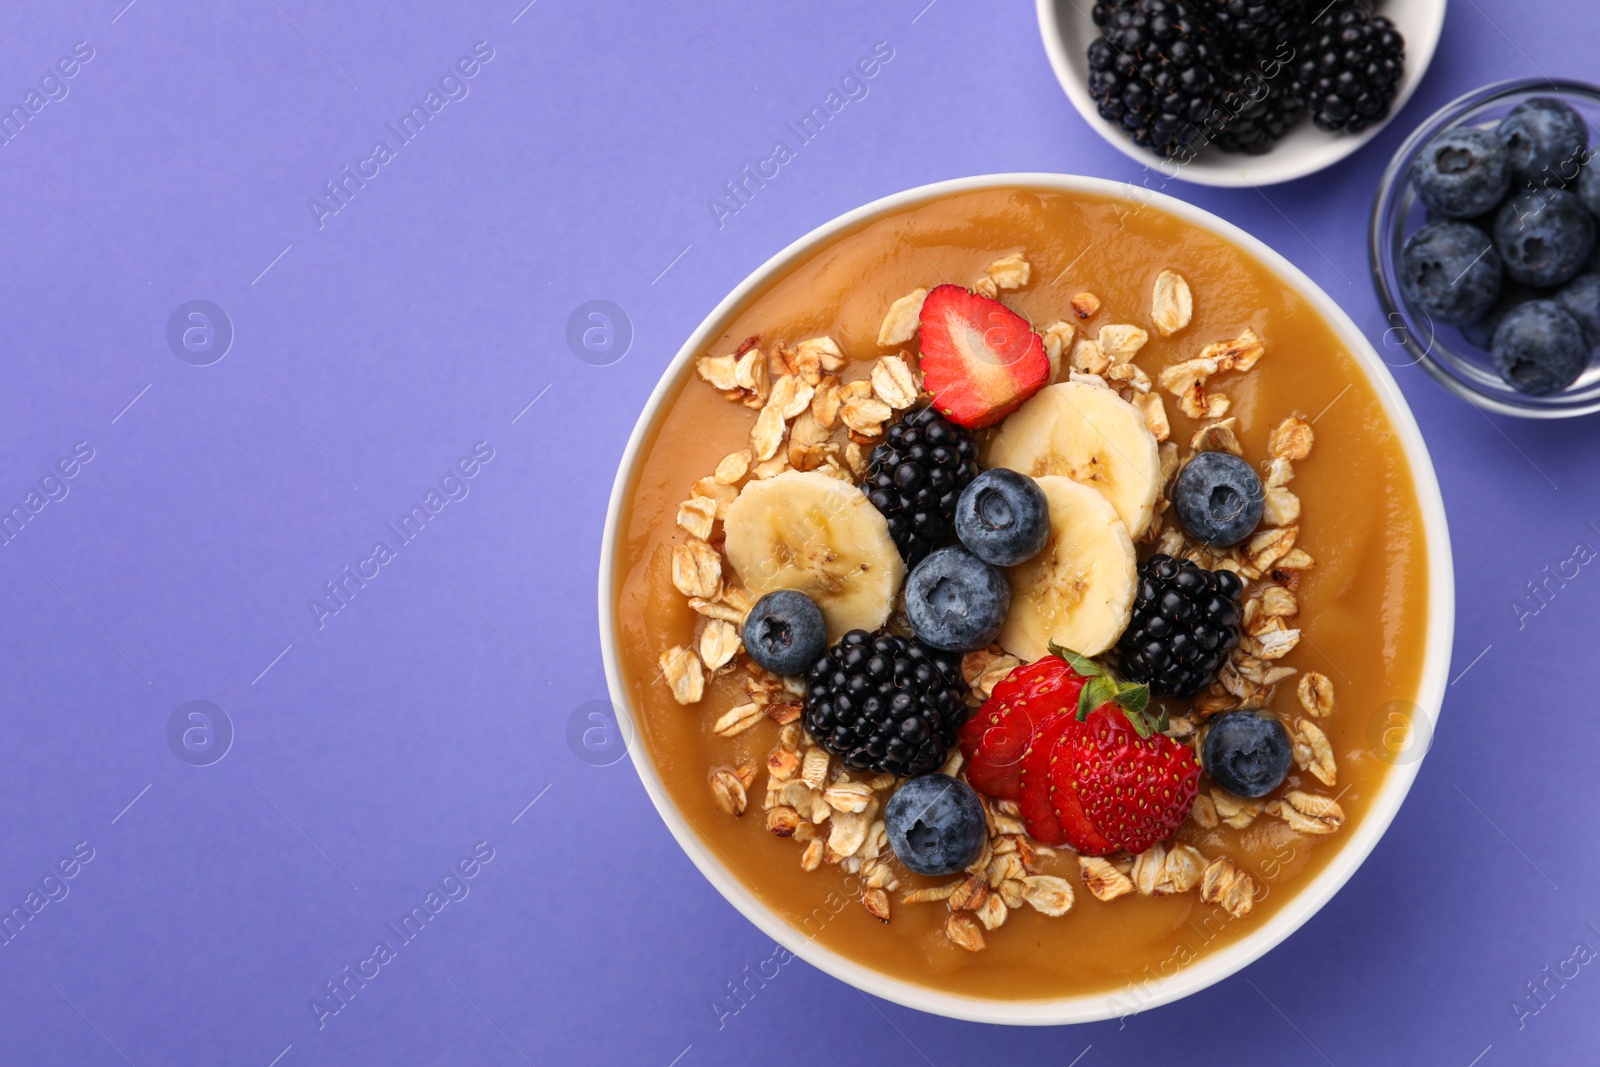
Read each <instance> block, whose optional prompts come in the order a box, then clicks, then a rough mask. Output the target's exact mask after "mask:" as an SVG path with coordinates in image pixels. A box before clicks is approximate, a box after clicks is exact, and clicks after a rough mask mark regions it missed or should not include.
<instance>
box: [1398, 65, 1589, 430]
mask: <svg viewBox="0 0 1600 1067" xmlns="http://www.w3.org/2000/svg"><path fill="white" fill-rule="evenodd" d="M1538 96H1546V97H1555V98H1557V99H1559V100H1562V101H1564V102H1566V103H1567V104H1570V105H1571V106H1572V107H1573V108H1574V109H1576V110H1577V112H1578V114H1580V115H1582V116H1583V118H1584V120H1585V121H1586V122H1588V124H1589V130H1590V137H1591V150H1594V149H1596V148H1600V88H1596V87H1595V86H1592V85H1586V84H1584V83H1582V82H1574V81H1561V80H1555V81H1551V80H1548V79H1544V78H1529V79H1526V80H1516V81H1504V82H1497V83H1495V84H1494V85H1486V86H1484V87H1483V88H1482V89H1477V90H1474V91H1473V92H1470V93H1468V94H1467V95H1465V96H1463V97H1460V98H1458V99H1456V100H1453V101H1451V102H1450V103H1449V104H1446V105H1445V106H1444V107H1442V108H1440V109H1439V110H1438V111H1437V112H1435V113H1434V114H1433V116H1432V117H1430V118H1429V119H1428V120H1427V121H1426V122H1424V123H1423V124H1422V125H1421V126H1419V127H1417V129H1416V130H1415V131H1413V132H1412V134H1411V136H1410V137H1408V138H1407V139H1406V142H1405V144H1403V145H1401V146H1400V150H1399V151H1398V152H1396V153H1395V155H1394V159H1392V160H1391V161H1390V163H1389V167H1388V169H1387V170H1386V171H1384V174H1383V179H1382V181H1381V182H1380V183H1379V186H1378V196H1377V200H1376V201H1375V202H1374V203H1373V205H1372V224H1371V233H1370V235H1369V251H1370V253H1371V258H1372V282H1373V285H1374V286H1376V287H1377V290H1378V302H1379V303H1380V304H1381V305H1382V311H1383V322H1382V324H1381V332H1382V334H1383V337H1382V340H1381V343H1380V344H1379V349H1380V351H1381V352H1382V353H1383V356H1384V362H1386V363H1388V364H1389V365H1390V366H1391V367H1397V366H1408V365H1410V364H1421V366H1422V369H1423V370H1425V371H1427V372H1428V373H1429V374H1431V375H1433V376H1434V377H1435V378H1437V379H1438V380H1439V381H1440V382H1442V383H1443V384H1444V385H1445V386H1446V387H1447V388H1449V389H1450V390H1451V391H1453V392H1455V393H1456V394H1457V395H1459V396H1462V397H1465V398H1466V399H1468V400H1470V401H1472V402H1473V403H1474V404H1476V405H1478V406H1479V407H1481V408H1485V409H1487V410H1489V411H1498V412H1500V413H1502V414H1505V415H1517V416H1521V417H1522V418H1530V419H1559V418H1566V417H1568V416H1572V415H1587V414H1589V413H1591V412H1594V411H1600V359H1597V358H1596V357H1595V355H1594V354H1593V353H1591V355H1590V360H1589V365H1588V367H1586V368H1585V369H1584V372H1583V374H1581V375H1580V376H1579V377H1578V380H1577V381H1576V382H1574V383H1572V385H1571V386H1569V387H1568V388H1567V389H1565V390H1563V391H1562V392H1560V393H1556V394H1554V395H1552V396H1530V395H1529V394H1527V393H1520V392H1518V391H1517V390H1515V389H1513V388H1512V387H1511V386H1509V385H1507V384H1506V383H1505V381H1504V380H1502V379H1501V377H1500V375H1499V374H1498V373H1496V372H1495V369H1494V359H1493V357H1492V356H1490V354H1489V353H1488V352H1486V351H1484V350H1483V349H1480V348H1478V347H1476V346H1474V345H1473V344H1471V343H1470V342H1469V341H1468V340H1467V339H1466V338H1465V337H1463V336H1462V335H1461V332H1460V331H1459V330H1457V329H1456V328H1455V327H1454V326H1448V325H1445V324H1444V323H1434V322H1433V320H1432V319H1431V318H1430V317H1429V316H1428V314H1427V313H1426V312H1424V311H1422V310H1421V309H1420V308H1415V307H1412V306H1411V305H1410V304H1409V303H1408V302H1407V301H1406V299H1405V296H1404V295H1403V294H1402V293H1401V291H1400V282H1399V275H1398V271H1397V268H1398V266H1399V261H1400V249H1401V246H1402V245H1403V244H1404V243H1405V239H1406V238H1407V237H1409V236H1410V235H1411V233H1412V232H1414V231H1415V230H1417V229H1419V228H1420V227H1421V226H1422V225H1423V224H1424V223H1425V222H1426V221H1427V208H1426V207H1425V206H1424V205H1423V203H1422V201H1421V200H1420V199H1418V197H1417V194H1416V190H1415V189H1414V188H1413V187H1412V184H1411V168H1412V164H1413V163H1414V162H1415V161H1416V158H1417V156H1418V155H1419V154H1420V153H1421V151H1422V148H1423V147H1424V146H1425V145H1426V144H1427V143H1428V142H1429V141H1431V140H1433V138H1434V137H1436V136H1437V135H1438V134H1440V133H1442V132H1443V131H1445V130H1447V129H1452V128H1454V127H1457V126H1479V127H1484V128H1488V129H1493V128H1494V126H1496V125H1497V124H1498V123H1499V122H1500V120H1501V119H1503V118H1504V117H1505V116H1506V114H1507V113H1508V112H1509V111H1510V110H1511V109H1512V108H1514V107H1516V106H1517V105H1518V104H1520V103H1522V102H1523V101H1524V100H1530V99H1532V98H1534V97H1538Z"/></svg>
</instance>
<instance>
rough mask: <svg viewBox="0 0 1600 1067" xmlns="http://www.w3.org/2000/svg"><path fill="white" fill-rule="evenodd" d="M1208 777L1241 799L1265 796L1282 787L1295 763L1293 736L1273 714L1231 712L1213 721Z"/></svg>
mask: <svg viewBox="0 0 1600 1067" xmlns="http://www.w3.org/2000/svg"><path fill="white" fill-rule="evenodd" d="M1204 754H1205V767H1206V774H1208V775H1210V776H1211V780H1212V781H1213V782H1216V783H1217V784H1218V785H1220V786H1221V787H1222V788H1224V789H1226V790H1227V791H1228V792H1230V793H1232V794H1233V795H1234V796H1239V797H1264V796H1266V795H1267V794H1268V793H1270V792H1272V791H1273V790H1274V789H1276V788H1278V786H1279V785H1280V784H1282V782H1283V779H1284V777H1285V776H1286V775H1287V774H1288V773H1289V767H1290V765H1291V764H1292V763H1293V762H1294V753H1293V751H1292V749H1291V746H1290V744H1289V734H1288V732H1287V731H1286V730H1284V728H1283V723H1281V722H1279V721H1278V719H1277V716H1275V715H1273V714H1272V713H1271V712H1270V711H1260V712H1256V711H1230V712H1228V713H1227V714H1226V715H1218V716H1217V717H1216V718H1215V719H1213V720H1211V728H1210V730H1209V731H1208V732H1207V733H1206V743H1205V753H1204Z"/></svg>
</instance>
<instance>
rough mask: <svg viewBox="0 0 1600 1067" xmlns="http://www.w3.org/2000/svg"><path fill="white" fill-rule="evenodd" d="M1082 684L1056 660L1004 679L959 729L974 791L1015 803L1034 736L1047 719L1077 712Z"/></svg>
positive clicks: (1046, 660)
mask: <svg viewBox="0 0 1600 1067" xmlns="http://www.w3.org/2000/svg"><path fill="white" fill-rule="evenodd" d="M1084 681H1085V679H1084V678H1083V676H1082V675H1080V674H1077V673H1076V672H1075V671H1073V669H1072V668H1071V667H1070V666H1068V665H1067V663H1066V662H1065V661H1064V660H1061V659H1059V658H1057V657H1055V656H1046V657H1045V658H1043V659H1041V660H1039V661H1038V662H1036V663H1029V664H1026V665H1024V666H1021V667H1018V668H1017V669H1016V670H1014V671H1012V672H1011V673H1010V674H1008V675H1006V677H1005V678H1004V679H1003V680H1002V681H1001V682H1000V683H999V684H998V685H996V686H995V687H994V691H993V692H992V693H990V694H989V699H988V700H986V701H985V702H984V704H983V707H981V708H979V709H978V711H976V712H975V713H974V714H973V716H972V717H971V718H970V719H968V720H967V723H966V725H965V726H963V727H962V728H961V751H962V753H963V754H965V755H966V757H967V781H969V782H971V783H972V785H973V788H975V789H977V790H978V791H979V792H981V793H983V794H985V795H986V796H991V797H995V798H996V799H999V800H1016V799H1017V798H1018V797H1019V796H1020V794H1021V774H1022V759H1023V756H1024V755H1025V754H1026V753H1027V752H1028V748H1029V746H1030V745H1031V744H1032V743H1033V737H1034V733H1035V732H1036V731H1037V730H1038V729H1039V727H1040V726H1042V725H1043V724H1044V723H1045V722H1046V721H1048V720H1050V719H1052V718H1055V717H1070V716H1071V715H1073V714H1075V713H1076V712H1077V710H1078V696H1079V694H1080V693H1081V692H1082V691H1083V685H1084Z"/></svg>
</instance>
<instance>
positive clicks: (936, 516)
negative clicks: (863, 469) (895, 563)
mask: <svg viewBox="0 0 1600 1067" xmlns="http://www.w3.org/2000/svg"><path fill="white" fill-rule="evenodd" d="M977 476H978V446H977V445H976V444H975V443H974V442H973V440H972V435H971V434H970V433H968V432H967V431H966V430H963V429H962V428H961V427H959V426H956V425H955V424H954V423H952V422H950V421H949V420H948V419H946V418H945V417H944V416H943V415H940V414H939V413H938V412H937V411H935V410H934V409H933V408H921V409H920V410H917V411H913V412H912V413H911V414H909V415H907V416H906V417H905V418H903V419H901V420H900V421H899V422H897V423H895V424H894V425H893V426H890V427H889V432H888V434H887V435H886V436H885V438H884V441H883V444H881V445H879V446H878V447H877V448H874V449H873V450H872V454H871V455H870V456H868V457H867V480H866V484H865V485H864V486H863V487H862V488H864V489H865V490H866V492H867V499H868V500H870V501H872V506H873V507H875V508H877V509H878V510H879V511H880V512H882V513H883V517H884V519H885V520H887V522H888V526H889V536H890V537H891V538H892V539H893V540H894V543H895V547H897V548H899V549H900V555H901V556H903V557H904V558H905V561H906V563H907V564H909V565H911V566H913V567H914V566H916V565H917V564H918V563H920V562H921V561H922V559H923V557H925V556H927V554H928V553H929V552H932V551H933V550H934V549H935V548H938V547H939V546H940V545H942V544H944V543H945V542H946V541H948V540H950V533H951V527H950V523H951V521H952V519H953V518H954V516H955V513H956V501H957V500H959V499H960V498H961V490H963V489H965V488H966V487H967V483H969V482H971V481H972V479H974V478H976V477H977Z"/></svg>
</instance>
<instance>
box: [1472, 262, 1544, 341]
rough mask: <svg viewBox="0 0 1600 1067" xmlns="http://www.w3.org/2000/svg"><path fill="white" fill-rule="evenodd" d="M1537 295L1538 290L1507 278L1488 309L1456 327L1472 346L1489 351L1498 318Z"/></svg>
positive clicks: (1535, 297)
mask: <svg viewBox="0 0 1600 1067" xmlns="http://www.w3.org/2000/svg"><path fill="white" fill-rule="evenodd" d="M1539 295H1540V293H1539V290H1537V289H1529V288H1528V287H1527V286H1526V285H1519V284H1518V283H1516V282H1514V281H1511V280H1509V279H1507V280H1506V282H1505V283H1504V284H1503V285H1501V287H1500V295H1499V296H1498V297H1496V298H1495V302H1494V303H1493V304H1491V305H1490V306H1489V310H1488V311H1485V312H1484V313H1483V315H1482V316H1481V317H1479V318H1477V319H1474V320H1473V321H1471V322H1464V323H1462V324H1461V325H1460V326H1459V327H1458V329H1460V331H1461V336H1462V337H1465V338H1466V339H1467V342H1468V343H1469V344H1471V345H1472V346H1473V347H1475V348H1481V349H1483V350H1484V351H1485V352H1487V351H1489V349H1490V348H1492V347H1494V331H1495V329H1496V328H1497V327H1498V326H1499V325H1500V320H1501V319H1503V318H1505V317H1506V313H1507V312H1509V311H1510V310H1511V309H1512V308H1514V307H1516V306H1517V305H1518V304H1526V303H1527V302H1528V301H1530V300H1537V299H1538V298H1539Z"/></svg>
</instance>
